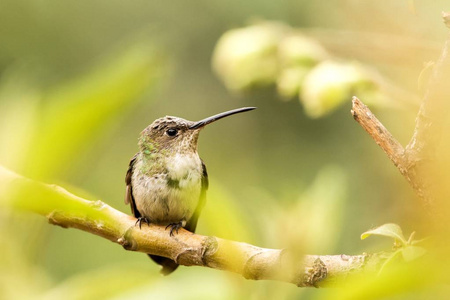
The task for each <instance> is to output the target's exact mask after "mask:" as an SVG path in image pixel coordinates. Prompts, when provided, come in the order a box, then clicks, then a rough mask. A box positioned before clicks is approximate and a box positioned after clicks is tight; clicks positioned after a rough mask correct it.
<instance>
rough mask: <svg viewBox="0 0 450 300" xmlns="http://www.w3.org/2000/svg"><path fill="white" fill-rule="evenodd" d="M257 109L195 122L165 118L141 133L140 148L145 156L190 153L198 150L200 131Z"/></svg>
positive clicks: (231, 111) (242, 110) (228, 113)
mask: <svg viewBox="0 0 450 300" xmlns="http://www.w3.org/2000/svg"><path fill="white" fill-rule="evenodd" d="M255 108H256V107H243V108H238V109H234V110H230V111H226V112H223V113H220V114H217V115H214V116H211V117H208V118H205V119H203V120H200V121H197V122H193V121H188V120H185V119H182V118H178V117H172V116H165V117H164V118H160V119H157V120H155V121H154V122H153V123H152V124H150V125H149V126H148V127H147V128H145V129H144V130H143V131H142V132H141V138H140V139H139V148H140V150H141V151H142V152H143V153H144V154H152V153H158V152H162V151H164V152H167V153H171V152H173V153H190V152H193V151H196V150H197V140H198V135H199V133H200V130H202V129H203V128H204V127H205V126H206V125H208V124H211V123H212V122H215V121H217V120H219V119H222V118H224V117H227V116H231V115H234V114H237V113H240V112H245V111H249V110H253V109H255Z"/></svg>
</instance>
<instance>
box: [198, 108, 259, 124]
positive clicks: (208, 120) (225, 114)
mask: <svg viewBox="0 0 450 300" xmlns="http://www.w3.org/2000/svg"><path fill="white" fill-rule="evenodd" d="M255 108H256V107H241V108H236V109H233V110H229V111H226V112H223V113H220V114H217V115H214V116H211V117H208V118H206V119H203V120H200V121H198V122H195V123H194V124H193V125H191V126H190V127H189V129H198V128H200V127H203V126H205V125H208V124H210V123H212V122H215V121H217V120H220V119H222V118H225V117H228V116H231V115H234V114H238V113H241V112H246V111H249V110H254V109H255Z"/></svg>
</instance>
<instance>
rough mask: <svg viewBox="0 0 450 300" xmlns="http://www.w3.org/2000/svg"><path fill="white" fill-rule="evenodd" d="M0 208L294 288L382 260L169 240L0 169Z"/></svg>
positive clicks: (107, 209)
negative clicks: (22, 212)
mask: <svg viewBox="0 0 450 300" xmlns="http://www.w3.org/2000/svg"><path fill="white" fill-rule="evenodd" d="M0 191H1V192H0V205H3V206H5V207H10V208H13V209H16V210H22V211H28V212H34V213H37V214H40V215H43V216H45V217H46V218H47V219H48V221H49V222H50V223H51V224H54V225H59V226H62V227H64V228H70V227H72V228H77V229H80V230H83V231H86V232H90V233H93V234H96V235H98V236H101V237H103V238H106V239H108V240H110V241H112V242H114V243H117V244H120V245H122V246H123V247H124V248H125V249H126V250H131V251H138V252H143V253H148V254H154V255H160V256H164V257H169V258H171V259H173V260H174V261H176V262H177V263H178V264H181V265H184V266H204V267H210V268H214V269H220V270H227V271H231V272H235V273H238V274H241V275H242V276H244V277H245V278H247V279H254V280H264V279H266V280H279V281H285V282H290V283H293V284H296V285H297V286H300V287H310V286H315V287H318V286H324V285H329V284H332V283H334V282H336V281H337V280H338V279H341V278H347V277H348V276H349V275H354V274H359V273H362V272H364V271H367V272H370V273H372V274H373V273H374V272H376V271H377V269H378V268H379V266H380V265H381V264H382V263H383V261H384V260H385V258H386V256H385V255H384V254H382V253H379V254H372V255H370V254H366V253H364V254H361V255H354V256H349V255H343V254H342V255H305V256H301V258H295V257H298V255H297V256H296V255H293V254H292V253H290V252H289V251H288V250H280V249H266V248H259V247H256V246H253V245H250V244H246V243H240V242H235V241H229V240H225V239H221V238H217V237H210V236H202V235H199V234H193V233H191V232H188V231H186V230H184V229H180V231H179V233H178V234H177V235H175V236H174V237H171V236H169V234H168V232H167V231H166V230H165V228H164V226H157V225H153V224H151V225H149V226H143V227H142V229H139V227H137V226H135V223H136V219H135V218H134V217H132V216H129V215H126V214H124V213H122V212H120V211H118V210H116V209H114V208H112V207H111V206H109V205H107V204H106V203H104V202H102V201H100V200H97V201H90V200H86V199H83V198H81V197H78V196H76V195H74V194H71V193H70V192H68V191H67V190H65V189H63V188H61V187H59V186H57V185H48V184H44V183H40V182H37V181H33V180H31V179H28V178H25V177H22V176H20V175H18V174H16V173H14V172H12V171H10V170H8V169H6V168H4V167H2V166H0Z"/></svg>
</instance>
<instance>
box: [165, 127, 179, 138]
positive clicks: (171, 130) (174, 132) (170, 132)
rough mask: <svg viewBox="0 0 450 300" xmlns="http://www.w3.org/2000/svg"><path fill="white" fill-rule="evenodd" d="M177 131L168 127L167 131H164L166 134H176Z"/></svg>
mask: <svg viewBox="0 0 450 300" xmlns="http://www.w3.org/2000/svg"><path fill="white" fill-rule="evenodd" d="M177 133H178V130H176V129H175V128H169V129H167V131H166V134H167V135H168V136H176V135H177Z"/></svg>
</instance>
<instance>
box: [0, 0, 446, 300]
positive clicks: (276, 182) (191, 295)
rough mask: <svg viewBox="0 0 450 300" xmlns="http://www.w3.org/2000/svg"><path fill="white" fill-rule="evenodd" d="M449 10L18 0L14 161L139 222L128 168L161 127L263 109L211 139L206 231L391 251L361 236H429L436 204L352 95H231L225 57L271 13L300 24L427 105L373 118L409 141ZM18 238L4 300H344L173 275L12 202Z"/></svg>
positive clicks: (13, 5) (4, 116) (7, 34)
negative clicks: (147, 136)
mask: <svg viewBox="0 0 450 300" xmlns="http://www.w3.org/2000/svg"><path fill="white" fill-rule="evenodd" d="M449 6H450V5H449V3H448V1H444V0H435V1H425V0H417V1H413V0H410V1H408V0H396V1H356V0H333V1H326V2H325V1H290V0H283V1H275V2H274V1H265V0H249V1H211V0H210V1H165V2H164V1H140V0H136V1H131V2H130V1H128V2H125V1H111V0H110V1H63V2H61V1H38V0H2V1H1V2H0V124H1V126H0V164H2V165H3V166H5V167H7V168H10V169H12V170H14V171H16V172H18V173H20V174H23V175H25V176H28V177H31V178H34V179H37V180H41V181H44V182H48V183H56V184H59V185H61V186H63V187H65V188H67V189H68V190H69V191H71V192H73V193H75V194H77V195H80V196H83V197H85V198H87V199H93V200H94V199H101V200H103V201H105V202H107V203H108V204H109V205H111V206H113V207H114V208H116V209H119V210H121V211H124V212H127V213H128V212H130V209H129V207H126V206H125V205H124V202H123V197H124V192H125V185H124V176H125V172H126V170H127V167H128V162H129V159H130V158H131V157H132V156H133V155H134V153H135V152H136V151H137V138H138V136H139V133H140V131H141V130H142V129H143V128H145V127H146V126H147V125H148V124H150V123H151V122H152V121H153V120H154V119H156V118H158V117H161V116H165V115H174V116H179V117H183V118H186V119H189V120H198V119H201V118H204V117H206V116H209V115H212V114H215V113H219V112H222V111H225V110H229V109H232V108H237V107H242V106H257V107H258V109H257V110H255V111H252V112H249V113H245V114H241V115H237V116H233V117H231V118H228V119H224V120H222V121H220V122H217V123H215V124H214V125H211V126H209V127H208V128H206V129H205V130H204V131H203V132H202V133H201V136H200V140H199V153H200V155H201V157H202V159H203V160H204V161H205V162H206V165H207V167H208V172H209V177H210V191H209V193H208V202H207V205H206V208H205V209H204V211H203V214H202V216H201V217H200V221H199V225H198V229H197V232H198V233H200V234H204V235H215V236H219V237H223V238H229V239H234V240H238V241H243V242H248V243H252V244H256V245H258V246H261V247H268V248H282V247H290V246H293V247H300V248H301V251H304V252H307V253H313V254H340V253H346V254H358V253H362V252H371V251H379V250H386V249H390V247H391V241H389V240H384V239H381V238H380V239H377V238H373V239H368V240H367V241H366V240H364V241H361V240H360V234H361V233H362V232H364V231H366V230H368V229H370V228H373V227H374V226H378V225H381V224H384V223H388V222H394V223H397V224H399V225H401V227H402V228H403V230H404V232H405V234H409V233H410V232H411V231H413V230H417V231H418V233H417V234H418V235H419V236H420V227H421V224H418V221H417V220H419V219H420V215H421V213H422V211H421V206H420V203H419V201H418V200H417V198H416V196H415V195H414V194H413V192H412V190H411V188H410V187H409V186H408V184H407V183H406V181H405V180H404V179H403V178H402V177H401V175H400V174H399V173H398V171H397V170H396V168H395V167H394V166H393V165H392V164H391V163H390V161H389V160H388V159H387V158H386V156H385V155H384V153H383V152H382V151H381V150H380V149H379V148H378V147H377V146H376V144H375V143H374V142H373V141H372V140H371V139H370V138H369V137H368V136H367V134H365V133H364V131H363V130H362V129H361V128H360V127H359V125H358V124H357V123H355V122H354V120H353V118H352V117H351V114H350V107H351V98H350V97H349V98H348V101H347V102H346V103H343V104H342V105H341V106H339V107H338V108H337V109H336V110H334V111H332V112H331V113H330V114H328V115H326V116H323V117H322V118H311V117H309V116H308V115H307V114H305V112H304V109H303V106H302V105H301V104H300V103H299V101H298V100H297V98H295V99H291V101H286V100H285V99H283V98H282V97H281V96H279V95H278V93H277V90H276V88H275V87H274V86H271V85H269V86H266V87H261V88H255V89H249V90H246V91H242V92H236V91H229V90H228V89H227V88H226V87H225V85H224V84H223V82H222V81H221V80H220V78H218V77H217V76H216V74H215V72H214V71H213V70H212V63H211V61H212V56H213V52H214V49H215V46H216V43H217V41H218V40H219V38H220V37H221V36H222V35H223V34H224V33H225V32H227V31H228V30H231V29H233V28H239V27H243V26H246V25H248V24H249V23H251V22H254V21H255V20H270V21H272V20H275V21H279V22H282V23H284V24H286V25H288V26H292V27H294V28H298V29H299V30H300V31H301V32H302V33H304V34H305V35H306V36H308V37H310V38H312V39H314V40H315V41H317V42H318V43H320V44H321V45H322V46H323V47H324V48H325V49H326V50H327V52H328V53H330V55H332V56H333V57H334V58H336V59H342V60H346V61H356V62H358V63H360V64H362V65H364V66H367V67H368V68H370V69H372V70H376V72H377V73H378V74H380V76H382V77H383V78H384V80H386V82H389V83H390V84H391V85H392V86H395V87H396V88H398V89H400V90H401V91H402V93H403V94H402V95H412V96H411V101H410V102H409V103H408V104H407V105H401V106H397V105H392V107H391V106H389V105H388V106H384V107H376V106H375V107H374V108H373V111H374V112H375V113H376V115H377V116H378V118H379V119H380V120H381V121H382V122H383V123H384V125H385V126H386V127H387V128H389V130H390V131H391V132H392V133H393V134H394V136H396V137H397V138H398V139H399V140H400V142H402V143H403V144H406V143H407V142H408V141H409V138H410V136H411V133H412V130H413V128H414V118H415V115H416V113H417V109H418V105H419V104H418V102H417V101H414V98H415V97H417V98H420V96H421V94H420V88H418V78H419V74H420V73H421V71H422V69H423V67H424V63H425V62H427V61H430V60H435V59H437V57H438V56H439V53H440V49H441V47H442V45H443V42H444V39H445V37H446V31H447V29H446V28H445V26H443V24H442V20H441V15H440V13H441V11H442V10H448V9H449V8H450V7H449ZM361 100H363V101H364V99H361ZM395 101H396V100H395V99H392V102H393V103H395ZM32 201H39V199H32ZM418 229H419V230H418ZM0 235H1V239H0V240H1V241H2V245H1V248H0V253H1V257H0V286H1V291H0V298H3V299H35V298H37V299H61V298H65V299H93V298H95V299H142V298H144V299H181V298H182V299H203V298H205V299H299V298H301V299H322V298H323V297H330V294H329V292H327V291H324V290H317V289H299V288H296V287H295V286H293V285H289V284H284V283H277V282H267V281H262V282H255V281H247V280H245V279H243V278H241V277H240V276H238V275H235V274H230V273H227V272H220V271H216V270H211V269H207V268H197V267H192V268H187V267H181V268H179V270H177V272H175V273H174V274H172V275H170V276H169V277H161V276H160V275H159V273H158V267H157V266H156V265H155V264H153V263H152V262H151V261H150V260H149V259H148V257H147V256H146V255H143V254H140V253H132V252H127V251H124V250H123V249H122V248H121V247H120V246H117V245H115V244H112V243H111V242H109V241H106V240H104V239H102V238H99V237H96V236H93V235H91V234H87V233H84V232H81V231H77V230H74V229H69V230H67V229H62V228H59V227H56V226H51V225H48V224H47V222H46V220H45V219H44V218H42V217H40V216H35V215H31V214H28V213H23V212H17V211H12V210H9V209H6V208H5V209H3V208H2V210H1V211H0ZM299 245H300V246H299ZM410 296H411V297H412V295H410ZM416 296H417V295H416ZM330 299H331V298H330Z"/></svg>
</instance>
